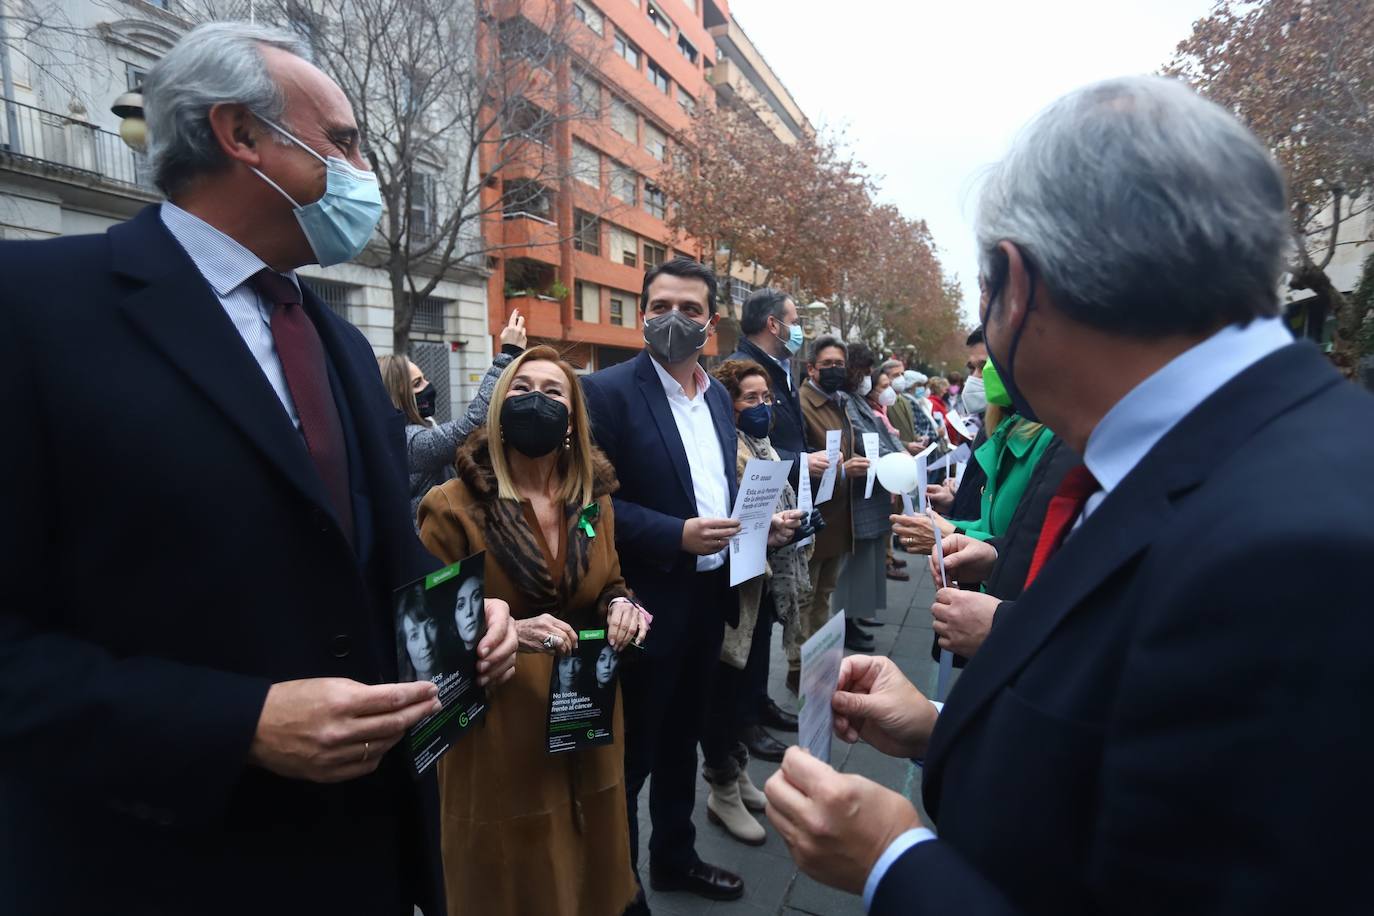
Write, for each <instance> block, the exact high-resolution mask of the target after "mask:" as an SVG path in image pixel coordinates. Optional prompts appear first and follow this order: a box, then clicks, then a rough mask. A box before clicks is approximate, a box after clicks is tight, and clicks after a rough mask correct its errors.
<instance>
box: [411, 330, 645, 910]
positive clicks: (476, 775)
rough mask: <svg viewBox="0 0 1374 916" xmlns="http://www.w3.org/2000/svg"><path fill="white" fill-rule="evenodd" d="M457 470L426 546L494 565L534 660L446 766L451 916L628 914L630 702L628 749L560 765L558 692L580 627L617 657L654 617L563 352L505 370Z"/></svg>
mask: <svg viewBox="0 0 1374 916" xmlns="http://www.w3.org/2000/svg"><path fill="white" fill-rule="evenodd" d="M457 470H458V478H457V479H456V480H450V481H448V482H447V483H445V484H443V485H442V486H439V487H436V488H434V489H433V490H430V492H429V494H428V495H427V496H426V497H425V499H424V501H423V502H422V503H421V505H420V512H419V521H420V538H421V540H423V541H424V543H425V546H426V547H428V548H429V549H430V551H431V552H432V553H434V555H435V556H437V557H439V559H441V560H443V561H444V562H446V563H452V562H454V561H456V560H460V559H462V558H463V557H466V556H469V555H471V554H473V553H476V552H477V551H479V550H485V551H487V561H486V593H487V597H490V598H503V599H505V600H506V601H507V602H509V604H510V608H511V616H512V618H515V621H516V629H517V632H518V635H519V637H520V650H521V652H523V653H526V654H524V655H522V656H521V657H520V660H519V662H518V664H517V665H516V672H515V676H514V678H512V679H511V681H510V682H509V683H507V684H506V685H505V686H504V687H502V688H501V690H500V691H499V692H497V693H494V694H492V696H491V707H490V709H489V710H488V712H487V717H486V721H485V723H484V724H483V725H482V726H479V727H478V728H476V729H474V730H473V731H471V732H470V733H469V734H468V735H467V736H465V737H464V738H463V740H462V741H459V742H458V743H457V744H455V745H454V747H453V748H452V749H451V750H450V751H449V752H448V754H447V755H445V757H444V758H443V760H441V761H440V763H439V786H440V793H441V811H442V814H441V817H442V830H443V855H444V872H445V883H446V885H447V889H448V901H449V913H450V914H458V913H482V914H483V916H488V914H511V916H517V914H518V916H524V914H535V913H538V914H541V916H544V914H548V916H575V914H576V916H617V914H619V913H621V912H622V911H623V910H624V909H625V907H626V906H627V905H628V904H629V903H630V902H631V901H632V900H633V899H634V897H635V893H636V890H637V888H636V884H635V879H634V873H633V872H632V870H631V868H630V848H629V842H630V838H629V825H628V822H627V819H626V814H625V767H624V757H625V748H624V725H623V722H622V719H621V706H622V704H621V702H620V700H619V696H618V693H619V689H620V688H619V687H618V686H617V687H616V691H617V701H616V704H615V721H614V726H613V727H614V733H615V742H614V744H610V745H605V746H602V747H596V748H590V749H586V750H582V751H578V752H575V753H569V754H559V755H550V754H549V753H548V752H547V750H546V724H547V713H548V703H549V680H550V675H551V667H552V665H553V662H554V658H555V656H562V655H567V654H568V653H569V652H571V650H572V648H573V646H574V645H575V644H576V639H577V630H578V629H581V628H587V627H593V626H595V627H598V628H599V627H603V626H604V627H606V629H607V631H608V632H607V637H608V640H609V641H610V643H611V644H612V645H613V646H614V647H615V648H616V649H617V650H619V649H622V648H624V647H625V646H626V645H627V644H628V643H629V642H631V641H636V642H640V641H642V640H643V638H644V635H645V634H646V633H647V630H648V615H647V614H645V613H643V612H642V611H641V609H640V608H639V607H638V606H637V605H636V604H635V603H634V602H633V601H632V600H630V597H629V592H628V590H627V589H626V588H625V580H624V579H623V578H622V577H621V575H620V559H619V557H618V555H617V554H616V549H615V518H614V515H613V513H612V509H611V493H612V492H614V490H615V489H616V486H617V484H616V479H615V472H614V470H613V469H612V468H611V465H610V463H609V462H608V461H607V460H606V458H605V457H604V456H603V455H602V454H601V452H600V451H598V450H597V449H595V448H594V447H593V446H592V445H591V441H590V436H589V423H588V420H587V412H586V408H585V406H584V404H583V399H582V391H581V388H580V387H579V386H578V384H577V378H576V376H575V375H574V373H573V371H572V369H571V367H569V366H568V365H567V364H566V363H564V362H562V361H561V360H560V359H559V358H558V354H557V352H556V351H555V350H553V349H552V348H551V347H535V348H533V349H531V350H528V351H526V352H525V353H524V354H522V355H521V356H520V357H519V358H518V359H516V360H515V361H514V362H512V363H511V364H510V366H508V367H507V368H506V370H505V372H504V373H502V375H501V379H500V381H498V382H497V385H496V389H495V391H493V393H492V399H491V408H490V410H489V412H488V415H487V426H486V428H485V429H479V430H477V431H476V432H474V433H473V434H472V436H471V437H470V438H469V439H468V440H467V442H466V443H465V444H464V445H463V447H462V448H461V449H460V450H459V452H458V460H457Z"/></svg>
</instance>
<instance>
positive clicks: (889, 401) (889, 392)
mask: <svg viewBox="0 0 1374 916" xmlns="http://www.w3.org/2000/svg"><path fill="white" fill-rule="evenodd" d="M896 403H897V392H896V391H894V390H893V389H892V388H891V387H890V386H889V387H887V388H884V389H883V390H882V391H880V392H878V404H879V405H880V406H882V407H891V406H892V405H893V404H896Z"/></svg>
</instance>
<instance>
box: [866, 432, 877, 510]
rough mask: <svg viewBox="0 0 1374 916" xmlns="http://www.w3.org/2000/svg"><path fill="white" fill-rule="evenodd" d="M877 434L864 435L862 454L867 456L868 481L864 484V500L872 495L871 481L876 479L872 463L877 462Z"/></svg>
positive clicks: (875, 470)
mask: <svg viewBox="0 0 1374 916" xmlns="http://www.w3.org/2000/svg"><path fill="white" fill-rule="evenodd" d="M879 451H880V449H879V447H878V434H877V433H864V454H865V455H866V456H868V480H867V481H865V483H864V499H868V498H869V497H870V496H872V495H873V481H874V480H876V479H877V476H876V474H877V469H876V468H875V467H874V462H876V461H877V460H878V452H879Z"/></svg>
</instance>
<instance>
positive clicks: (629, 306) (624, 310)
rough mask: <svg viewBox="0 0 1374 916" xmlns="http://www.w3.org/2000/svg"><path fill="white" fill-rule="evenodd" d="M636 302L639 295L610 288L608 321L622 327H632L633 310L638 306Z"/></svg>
mask: <svg viewBox="0 0 1374 916" xmlns="http://www.w3.org/2000/svg"><path fill="white" fill-rule="evenodd" d="M638 302H639V297H638V296H636V295H635V294H634V293H623V292H621V291H620V290H618V289H617V290H612V291H611V297H610V310H609V311H610V314H609V316H608V319H609V321H610V323H611V324H614V325H619V326H620V327H622V328H632V327H634V326H635V312H636V311H637V310H638V308H639V306H638Z"/></svg>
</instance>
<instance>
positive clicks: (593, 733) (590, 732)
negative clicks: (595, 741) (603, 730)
mask: <svg viewBox="0 0 1374 916" xmlns="http://www.w3.org/2000/svg"><path fill="white" fill-rule="evenodd" d="M587 737H588V738H595V737H596V729H594V728H589V729H587Z"/></svg>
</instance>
